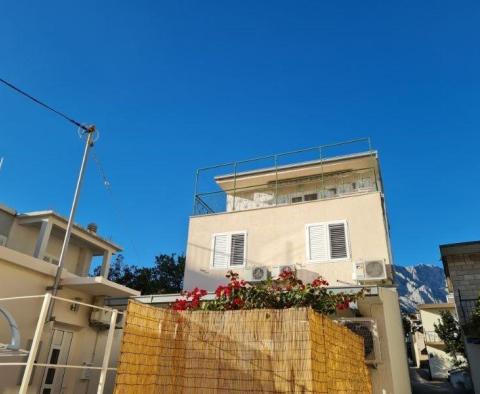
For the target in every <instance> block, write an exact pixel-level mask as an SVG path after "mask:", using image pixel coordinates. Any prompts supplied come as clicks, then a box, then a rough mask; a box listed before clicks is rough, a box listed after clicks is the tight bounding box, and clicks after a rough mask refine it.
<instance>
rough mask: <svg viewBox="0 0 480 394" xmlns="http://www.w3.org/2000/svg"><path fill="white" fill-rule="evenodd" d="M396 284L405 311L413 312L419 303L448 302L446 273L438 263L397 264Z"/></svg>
mask: <svg viewBox="0 0 480 394" xmlns="http://www.w3.org/2000/svg"><path fill="white" fill-rule="evenodd" d="M395 284H396V285H397V286H398V294H399V296H400V306H401V307H402V309H403V310H404V311H405V312H413V311H414V310H415V308H416V306H417V305H418V304H431V303H435V302H446V299H447V290H446V284H445V275H444V273H443V269H442V268H441V267H439V266H436V265H429V264H418V265H412V266H400V265H396V266H395Z"/></svg>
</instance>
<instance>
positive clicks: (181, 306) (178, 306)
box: [172, 300, 187, 311]
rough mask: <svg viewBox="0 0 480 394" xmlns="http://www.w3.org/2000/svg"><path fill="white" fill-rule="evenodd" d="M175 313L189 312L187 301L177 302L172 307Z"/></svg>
mask: <svg viewBox="0 0 480 394" xmlns="http://www.w3.org/2000/svg"><path fill="white" fill-rule="evenodd" d="M172 309H173V310H174V311H185V310H187V300H176V301H175V303H174V304H173V306H172Z"/></svg>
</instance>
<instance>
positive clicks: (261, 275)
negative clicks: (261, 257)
mask: <svg viewBox="0 0 480 394" xmlns="http://www.w3.org/2000/svg"><path fill="white" fill-rule="evenodd" d="M267 278H268V269H267V267H252V268H248V269H246V270H245V280H246V281H247V282H261V281H262V280H266V279H267Z"/></svg>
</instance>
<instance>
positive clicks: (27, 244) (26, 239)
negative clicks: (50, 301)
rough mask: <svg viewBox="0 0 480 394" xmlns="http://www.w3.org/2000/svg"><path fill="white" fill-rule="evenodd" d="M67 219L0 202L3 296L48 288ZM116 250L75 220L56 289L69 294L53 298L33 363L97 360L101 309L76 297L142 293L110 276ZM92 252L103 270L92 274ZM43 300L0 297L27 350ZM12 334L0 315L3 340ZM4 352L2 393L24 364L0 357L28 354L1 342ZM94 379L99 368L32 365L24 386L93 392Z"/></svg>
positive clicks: (10, 389)
mask: <svg viewBox="0 0 480 394" xmlns="http://www.w3.org/2000/svg"><path fill="white" fill-rule="evenodd" d="M66 225H67V221H66V219H65V218H63V217H62V216H60V215H58V214H56V213H55V212H53V211H41V212H29V213H23V214H20V213H18V212H16V211H15V210H13V209H10V208H7V207H5V206H2V205H0V272H1V275H0V298H9V297H23V296H39V295H43V294H45V293H46V292H47V291H49V290H50V289H51V286H52V284H53V280H54V277H55V274H56V268H57V267H56V265H57V264H58V258H59V255H60V249H61V246H62V242H63V238H64V235H65V230H66ZM120 250H121V249H120V247H119V246H117V245H115V244H114V243H113V242H111V241H109V240H106V239H104V238H102V237H100V236H99V235H98V234H97V233H96V226H90V229H85V228H83V227H81V226H79V225H74V228H73V231H72V236H71V240H70V244H69V248H68V251H67V254H66V260H65V266H64V267H65V268H64V270H63V273H62V277H61V282H60V290H59V292H58V296H59V297H62V298H65V299H67V300H72V301H60V300H56V301H55V303H54V307H53V311H52V312H53V313H52V315H53V320H52V321H50V322H48V323H47V324H46V325H45V327H44V334H43V337H42V339H41V345H40V348H39V353H38V356H37V360H36V361H37V362H38V363H46V364H69V365H96V366H99V365H101V363H102V357H103V353H104V348H105V344H106V338H107V334H106V333H107V330H106V326H105V324H104V322H103V321H102V319H101V318H99V317H98V314H97V315H94V314H92V312H93V311H92V309H91V308H88V307H85V306H82V305H80V304H76V303H75V301H78V302H81V303H85V304H95V305H98V306H103V305H105V299H107V298H108V297H128V296H135V295H139V292H137V291H135V290H133V289H130V288H127V287H124V286H121V285H118V284H116V283H113V282H111V281H109V280H108V279H107V275H108V270H109V264H110V259H111V257H112V255H114V254H115V253H118V252H119V251H120ZM95 259H100V260H101V262H102V265H101V267H102V268H101V275H100V276H97V277H91V276H89V272H90V268H91V265H92V261H94V260H95ZM41 302H42V300H41V299H31V298H28V299H15V300H4V301H0V307H1V308H2V309H3V310H6V311H8V313H9V314H10V315H12V316H13V318H14V319H15V321H16V324H17V327H18V329H19V333H20V348H21V349H23V350H26V351H28V350H29V346H30V344H31V342H32V338H33V336H34V333H35V327H36V325H37V321H38V319H39V313H40V307H41ZM95 316H96V317H95ZM0 317H1V316H0ZM120 326H121V322H119V327H120ZM120 332H121V330H116V335H115V336H116V338H115V341H118V340H119V338H120ZM10 335H11V333H10V329H9V326H8V325H7V324H6V321H5V320H2V319H0V343H8V342H9V340H10ZM1 355H2V356H3V357H0V392H2V393H18V390H19V384H20V382H21V378H22V376H23V368H22V367H20V366H2V362H15V361H17V362H25V355H24V354H23V355H22V354H18V353H17V354H16V355H15V354H14V353H12V354H9V352H8V349H5V348H4V351H3V352H2V353H1ZM115 357H116V355H115V354H113V355H112V358H111V365H112V366H115V362H116V360H115ZM98 378H99V371H97V370H81V369H62V368H55V369H53V368H50V369H46V368H42V367H35V368H34V371H33V375H32V379H31V382H30V389H29V390H30V391H29V392H31V393H41V394H54V393H94V392H96V390H97V384H98ZM113 378H114V374H113V373H110V374H109V377H108V385H107V386H108V387H109V389H110V390H111V389H112V388H113V386H112V385H113ZM107 392H108V391H107Z"/></svg>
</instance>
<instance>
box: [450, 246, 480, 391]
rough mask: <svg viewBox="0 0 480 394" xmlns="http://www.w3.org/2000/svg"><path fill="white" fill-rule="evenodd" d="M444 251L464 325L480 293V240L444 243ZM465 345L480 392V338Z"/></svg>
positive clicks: (459, 314)
mask: <svg viewBox="0 0 480 394" xmlns="http://www.w3.org/2000/svg"><path fill="white" fill-rule="evenodd" d="M440 253H441V255H442V262H443V268H444V270H445V276H446V277H447V286H448V290H449V291H450V292H451V293H453V296H454V298H455V305H456V307H457V312H458V317H459V320H460V324H461V325H462V326H463V325H465V324H466V323H468V322H469V321H470V319H471V316H472V313H473V311H474V309H475V303H476V302H477V300H478V298H479V296H480V241H473V242H462V243H455V244H446V245H440ZM465 348H466V352H467V359H468V363H469V365H470V373H471V375H472V381H473V386H474V388H475V392H477V393H480V338H471V337H467V338H466V343H465Z"/></svg>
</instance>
